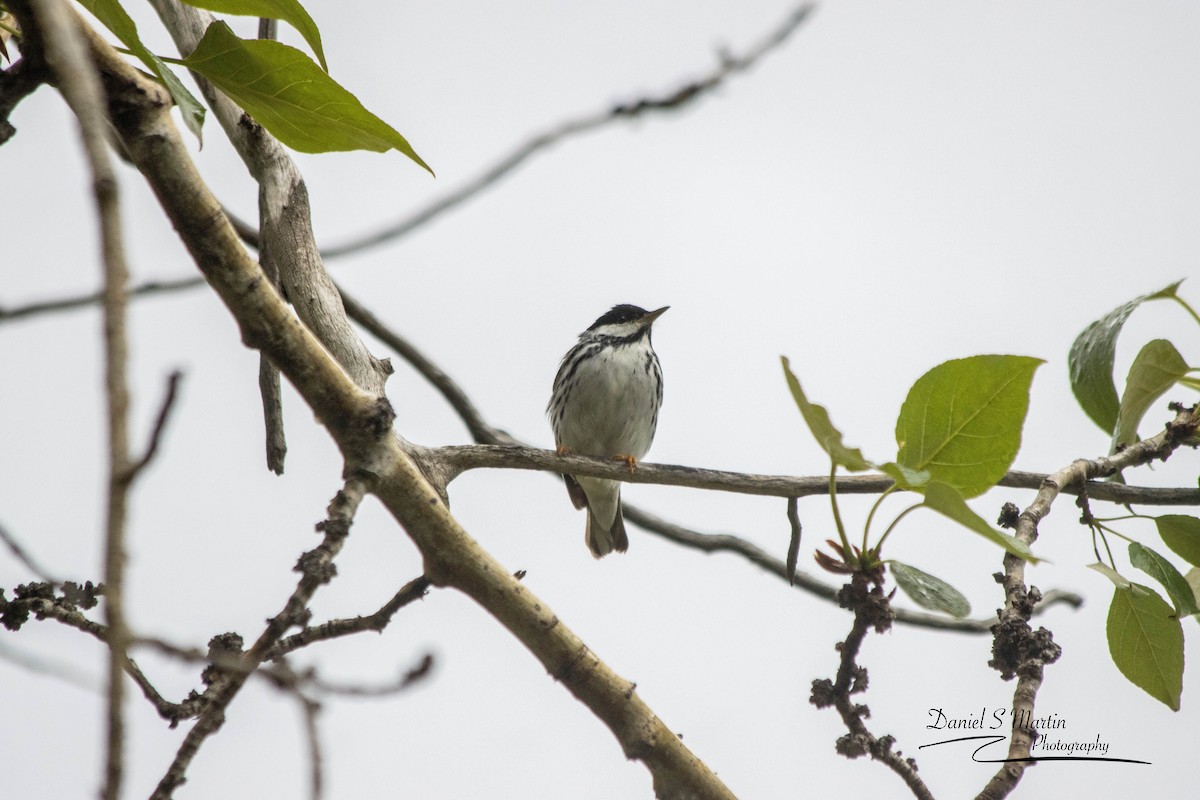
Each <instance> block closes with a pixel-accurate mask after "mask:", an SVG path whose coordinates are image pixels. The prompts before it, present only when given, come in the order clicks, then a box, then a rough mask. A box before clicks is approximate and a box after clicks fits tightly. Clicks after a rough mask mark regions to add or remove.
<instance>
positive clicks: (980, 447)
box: [896, 356, 1044, 497]
mask: <svg viewBox="0 0 1200 800" xmlns="http://www.w3.org/2000/svg"><path fill="white" fill-rule="evenodd" d="M1042 363H1044V362H1043V361H1042V360H1041V359H1038V358H1029V357H1027V356H972V357H971V358H961V359H955V360H953V361H947V362H945V363H944V364H940V365H938V366H936V367H934V368H933V369H931V370H930V371H929V372H926V373H925V374H924V375H922V376H921V377H920V378H919V379H918V380H917V382H916V383H914V384H913V387H912V389H910V390H909V393H908V397H907V398H906V399H905V400H904V405H903V407H901V409H900V417H899V419H897V420H896V443H897V444H898V445H899V446H900V450H899V453H898V454H897V456H896V461H897V462H898V463H900V464H901V465H903V466H905V467H907V468H909V469H911V470H928V471H929V473H930V474H931V476H932V478H933V480H935V481H941V482H943V483H946V484H949V485H950V486H953V487H955V488H956V489H958V490H959V492H961V493H962V495H963V496H964V497H974V496H976V495H978V494H982V493H983V492H985V491H987V490H988V489H989V488H991V487H992V486H994V485H995V484H996V482H997V481H998V480H1000V478H1002V477H1003V476H1004V473H1005V472H1007V471H1008V468H1009V467H1010V466H1011V465H1012V462H1013V459H1014V458H1016V455H1017V450H1019V449H1020V447H1021V427H1022V426H1023V425H1024V424H1025V412H1026V411H1028V409H1029V384H1030V383H1031V382H1032V380H1033V373H1034V370H1036V369H1037V368H1038V366H1040V365H1041V364H1042Z"/></svg>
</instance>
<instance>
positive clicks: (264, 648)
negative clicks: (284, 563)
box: [151, 477, 367, 800]
mask: <svg viewBox="0 0 1200 800" xmlns="http://www.w3.org/2000/svg"><path fill="white" fill-rule="evenodd" d="M366 490H367V484H366V482H365V481H364V480H363V479H361V478H357V477H352V478H350V479H349V480H347V481H346V484H345V486H344V487H343V488H342V489H341V490H340V491H339V492H338V493H337V495H336V496H335V497H334V499H333V500H332V501H331V502H330V504H329V516H328V517H327V518H326V520H325V521H324V522H322V523H320V524H319V525H318V526H317V529H318V530H320V531H322V532H324V534H325V535H324V538H323V539H322V541H321V543H320V544H319V545H317V547H315V548H314V549H312V550H310V551H309V552H307V553H305V554H304V555H302V556H300V559H299V561H297V563H296V566H295V571H297V572H299V573H301V577H300V580H299V582H298V583H297V585H296V589H295V591H293V592H292V596H291V597H289V598H288V600H287V602H286V603H285V604H284V607H283V610H282V611H280V612H279V613H278V614H276V615H275V616H274V617H272V618H271V619H270V620H268V621H267V627H266V629H265V630H264V631H263V632H262V633H261V634H260V635H259V637H258V639H257V641H255V643H254V644H253V645H252V646H251V647H250V649H249V650H247V651H246V652H245V653H244V654H242V656H241V658H240V659H239V661H238V669H235V670H228V669H223V670H221V671H220V673H219V675H217V676H216V677H215V678H214V681H213V684H212V685H211V686H210V687H209V691H208V692H206V695H207V696H208V702H207V703H206V704H205V706H204V709H203V711H201V713H200V718H199V719H198V720H197V721H196V724H195V725H194V726H193V727H192V729H191V730H190V731H188V734H187V736H186V737H184V740H183V743H182V744H181V745H180V747H179V750H178V752H176V754H175V759H174V761H172V762H171V766H170V767H169V768H168V769H167V771H166V773H165V774H164V775H163V777H162V779H161V780H160V781H159V783H158V786H157V788H156V789H155V790H154V793H153V794H152V795H151V797H152V798H155V800H164V799H165V798H169V797H171V796H172V794H173V793H174V791H175V789H176V787H178V786H179V784H181V783H182V782H183V779H184V774H185V773H186V772H187V768H188V766H189V765H190V764H191V763H192V759H193V758H195V756H196V753H197V752H198V751H199V749H200V746H201V745H202V744H203V743H204V741H205V740H206V739H207V738H208V737H209V736H211V735H212V734H213V733H216V732H217V730H219V729H220V727H221V725H222V724H224V721H225V709H226V708H227V707H228V706H229V704H230V703H231V702H232V701H233V699H234V697H236V696H237V694H238V692H239V691H240V690H241V688H242V686H244V685H245V683H246V680H247V679H248V678H249V676H250V674H251V673H252V672H254V671H255V670H256V669H257V668H258V667H259V665H261V664H262V663H263V661H264V660H265V659H266V657H267V654H268V653H269V652H270V651H271V649H272V648H274V647H275V645H276V644H277V643H278V642H279V640H280V639H281V638H282V637H283V634H284V633H285V632H286V631H287V630H288V629H289V628H291V627H292V626H293V625H304V624H305V623H306V622H307V619H308V614H309V611H308V604H309V602H310V601H311V600H312V597H313V595H314V594H316V591H317V589H319V588H320V587H321V586H322V585H324V584H326V583H328V582H329V581H330V580H332V579H333V576H334V575H335V574H336V569H335V567H334V564H333V560H334V558H336V556H337V554H338V553H339V552H340V551H341V549H342V545H343V543H344V542H345V540H346V537H347V536H349V534H350V525H351V523H352V522H353V520H354V514H355V512H356V511H357V510H358V506H359V504H360V503H361V502H362V498H363V495H364V494H365V493H366Z"/></svg>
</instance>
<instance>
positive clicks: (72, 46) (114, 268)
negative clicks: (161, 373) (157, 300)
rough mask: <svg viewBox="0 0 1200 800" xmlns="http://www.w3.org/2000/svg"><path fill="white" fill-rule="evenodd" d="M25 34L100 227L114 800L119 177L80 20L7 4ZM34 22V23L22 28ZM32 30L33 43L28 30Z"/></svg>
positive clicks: (120, 408) (109, 778)
mask: <svg viewBox="0 0 1200 800" xmlns="http://www.w3.org/2000/svg"><path fill="white" fill-rule="evenodd" d="M12 10H13V12H14V13H15V14H17V15H18V16H19V17H20V18H21V22H22V29H23V30H25V31H27V37H26V40H25V41H24V42H23V43H22V49H23V50H24V49H25V47H26V46H28V45H32V47H33V49H35V50H36V49H41V50H42V52H43V53H44V54H45V59H46V63H47V64H49V66H50V68H51V70H52V71H53V72H54V74H55V76H56V78H57V84H58V89H59V91H60V92H61V93H62V95H63V97H64V98H65V99H66V101H67V104H68V105H70V107H71V110H72V111H73V112H74V113H75V117H76V118H77V119H78V121H79V128H80V133H81V134H82V139H83V149H84V152H85V154H86V156H87V161H88V166H89V167H90V169H91V173H92V192H93V195H94V197H95V202H96V213H97V216H98V218H99V221H100V240H101V253H102V259H103V274H104V301H103V302H104V362H105V389H106V393H107V400H108V448H109V473H108V513H107V518H106V521H105V545H104V583H105V601H104V615H105V621H106V623H107V626H108V647H109V661H108V718H107V723H108V731H107V743H106V758H105V773H104V787H103V790H102V796H103V797H104V798H105V800H117V798H119V797H120V795H121V786H122V782H123V780H124V773H125V744H124V743H125V716H124V690H125V684H124V677H123V676H124V673H125V670H126V666H125V662H126V659H127V653H126V646H127V638H128V631H127V630H126V626H125V613H124V605H123V594H124V592H123V586H124V574H125V521H126V516H127V504H128V497H129V487H130V482H131V479H132V474H131V472H130V458H129V432H128V415H129V386H128V378H127V376H126V360H127V350H128V345H127V343H126V333H125V312H126V306H127V298H126V295H125V291H126V284H127V283H128V282H129V268H128V267H127V266H126V263H125V249H124V244H123V242H122V239H121V209H120V203H119V198H118V193H117V179H116V175H115V173H114V172H113V167H112V161H111V159H110V158H109V152H108V143H107V138H106V137H107V132H108V117H107V113H106V109H105V99H104V92H103V90H102V88H101V85H100V80H99V78H98V76H97V75H96V73H95V71H94V70H93V68H92V63H91V60H90V59H89V58H88V49H87V45H86V44H85V41H84V38H83V37H82V36H81V35H80V32H79V30H78V27H77V26H78V21H77V18H76V17H75V16H74V14H73V13H72V12H71V10H70V9H69V8H68V7H67V5H66V3H65V2H63V0H51V1H50V2H42V3H38V4H36V6H35V5H33V4H30V5H29V6H25V4H23V3H21V4H17V3H13V4H12ZM31 21H32V22H33V23H34V24H33V25H29V24H27V23H29V22H31ZM33 29H36V30H37V36H36V39H35V37H34V36H33V35H32V30H33Z"/></svg>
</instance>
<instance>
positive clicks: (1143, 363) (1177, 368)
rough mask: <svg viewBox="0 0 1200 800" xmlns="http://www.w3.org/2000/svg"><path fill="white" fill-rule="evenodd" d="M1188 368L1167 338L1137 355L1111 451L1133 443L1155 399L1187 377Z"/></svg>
mask: <svg viewBox="0 0 1200 800" xmlns="http://www.w3.org/2000/svg"><path fill="white" fill-rule="evenodd" d="M1187 371H1188V365H1187V362H1186V361H1184V360H1183V356H1181V355H1179V351H1178V350H1176V349H1175V345H1173V344H1171V343H1170V342H1168V341H1167V340H1166V339H1155V340H1153V341H1151V342H1147V343H1146V346H1145V347H1143V348H1142V349H1141V351H1139V352H1138V354H1137V357H1136V358H1135V359H1134V360H1133V364H1132V365H1131V366H1130V367H1129V377H1128V378H1126V379H1125V394H1124V395H1122V397H1121V407H1120V410H1119V411H1118V412H1117V423H1116V428H1115V430H1114V432H1113V441H1112V452H1114V453H1115V452H1117V449H1118V447H1119V446H1120V445H1127V444H1133V443H1134V442H1136V441H1138V439H1140V438H1141V437H1140V436H1138V424H1139V423H1140V422H1141V421H1142V417H1144V416H1145V415H1146V411H1147V410H1148V409H1149V408H1150V406H1151V405H1152V404H1153V403H1154V401H1155V400H1157V399H1158V398H1160V397H1162V396H1163V394H1164V393H1165V392H1166V391H1167V390H1168V389H1170V388H1171V387H1172V386H1174V385H1175V383H1176V382H1177V381H1178V380H1179V379H1180V378H1182V377H1183V376H1184V375H1186V374H1187Z"/></svg>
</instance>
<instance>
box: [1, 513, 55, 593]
mask: <svg viewBox="0 0 1200 800" xmlns="http://www.w3.org/2000/svg"><path fill="white" fill-rule="evenodd" d="M0 542H4V544H5V546H6V547H8V549H9V550H10V551H11V552H12V554H13V556H15V557H16V559H17V560H18V561H20V562H21V563H22V564H24V565H25V567H26V569H28V570H29V571H30V572H32V573H33V574H34V575H36V576H37V577H39V578H41V579H42V580H43V581H45V582H46V583H53V584H55V585H57V584H60V583H62V581H60V580H58V579H57V578H54V577H53V576H52V575H51V574H50V572H49V571H48V570H46V569H44V568H43V567H42V565H41V564H39V563H38V562H37V561H36V560H34V558H33V556H31V555H30V554H29V553H28V551H26V550H25V548H24V547H23V546H22V545H21V543H20V542H18V541H17V540H16V538H15V537H14V536H13V535H12V534H11V533H9V532H8V528H5V527H4V525H3V524H2V523H0Z"/></svg>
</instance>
